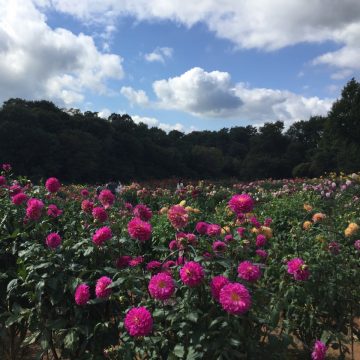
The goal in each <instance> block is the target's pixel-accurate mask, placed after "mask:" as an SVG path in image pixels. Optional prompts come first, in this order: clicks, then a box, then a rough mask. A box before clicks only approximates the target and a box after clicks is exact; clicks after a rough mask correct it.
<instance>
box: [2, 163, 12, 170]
mask: <svg viewBox="0 0 360 360" xmlns="http://www.w3.org/2000/svg"><path fill="white" fill-rule="evenodd" d="M2 169H3V170H4V171H6V172H8V171H11V169H12V167H11V165H10V164H2Z"/></svg>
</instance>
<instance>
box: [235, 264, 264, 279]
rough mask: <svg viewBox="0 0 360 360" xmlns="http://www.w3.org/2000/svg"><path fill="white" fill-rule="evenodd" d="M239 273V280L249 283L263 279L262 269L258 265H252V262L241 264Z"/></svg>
mask: <svg viewBox="0 0 360 360" xmlns="http://www.w3.org/2000/svg"><path fill="white" fill-rule="evenodd" d="M237 271H238V276H239V278H241V279H243V280H246V281H249V282H255V281H257V280H259V279H260V277H261V270H260V267H259V266H258V265H254V264H252V263H251V261H243V262H241V263H240V264H239V266H238V269H237Z"/></svg>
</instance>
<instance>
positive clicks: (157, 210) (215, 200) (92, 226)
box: [0, 164, 360, 360]
mask: <svg viewBox="0 0 360 360" xmlns="http://www.w3.org/2000/svg"><path fill="white" fill-rule="evenodd" d="M2 169H3V170H2V172H1V176H0V290H1V291H0V344H1V349H0V355H1V357H0V358H1V359H12V360H15V359H27V358H34V359H38V358H44V359H45V358H49V359H50V358H51V359H89V360H90V359H104V358H108V359H114V360H115V359H188V360H191V359H313V360H321V359H325V358H328V357H330V358H333V359H345V358H346V359H351V358H354V359H356V358H359V356H360V354H356V348H358V346H357V342H358V339H359V338H360V329H359V327H358V324H359V321H358V319H359V317H360V290H359V289H360V276H359V275H360V240H359V239H360V229H359V225H360V176H359V175H357V174H352V175H350V176H346V175H344V174H341V175H338V176H336V175H334V174H330V175H329V176H326V177H323V178H319V179H292V180H274V181H272V180H267V181H257V182H252V183H239V184H232V185H231V186H229V185H227V186H225V185H221V184H216V185H215V184H211V183H205V182H198V183H194V184H189V185H186V186H185V187H184V188H182V189H180V190H175V189H174V188H173V187H171V186H166V185H163V186H162V187H156V186H154V184H150V185H148V186H143V185H141V186H140V185H139V184H136V183H133V184H131V185H128V186H124V187H123V188H122V189H121V192H120V193H118V194H116V195H114V194H113V193H111V191H109V190H102V191H101V192H100V194H99V195H97V194H96V191H95V188H94V187H91V186H88V187H84V186H75V185H72V186H64V185H62V184H61V183H60V181H61V179H59V180H60V181H59V180H58V179H55V178H49V179H47V180H46V181H44V183H42V184H32V183H31V182H30V181H28V180H27V179H25V178H17V179H15V178H14V177H13V175H12V169H11V166H10V165H7V164H4V165H3V167H2ZM356 356H358V357H356Z"/></svg>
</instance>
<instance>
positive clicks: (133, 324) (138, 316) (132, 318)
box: [124, 306, 153, 336]
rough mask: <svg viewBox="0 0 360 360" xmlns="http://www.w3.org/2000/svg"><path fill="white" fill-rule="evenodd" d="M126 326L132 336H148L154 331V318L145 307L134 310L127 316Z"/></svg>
mask: <svg viewBox="0 0 360 360" xmlns="http://www.w3.org/2000/svg"><path fill="white" fill-rule="evenodd" d="M124 325H125V328H126V330H127V332H128V333H129V334H130V335H131V336H147V335H149V334H150V333H151V331H152V328H153V318H152V316H151V313H150V312H149V310H147V309H146V307H144V306H141V307H137V308H132V309H130V310H129V311H128V312H127V314H126V316H125V320H124Z"/></svg>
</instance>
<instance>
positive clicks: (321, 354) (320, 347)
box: [311, 340, 326, 360]
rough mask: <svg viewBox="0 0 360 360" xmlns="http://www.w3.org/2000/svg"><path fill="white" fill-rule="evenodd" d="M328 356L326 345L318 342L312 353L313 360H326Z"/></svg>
mask: <svg viewBox="0 0 360 360" xmlns="http://www.w3.org/2000/svg"><path fill="white" fill-rule="evenodd" d="M325 355H326V345H325V344H324V343H323V342H322V341H320V340H316V341H315V345H314V348H313V352H312V353H311V359H312V360H324V359H325Z"/></svg>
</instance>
